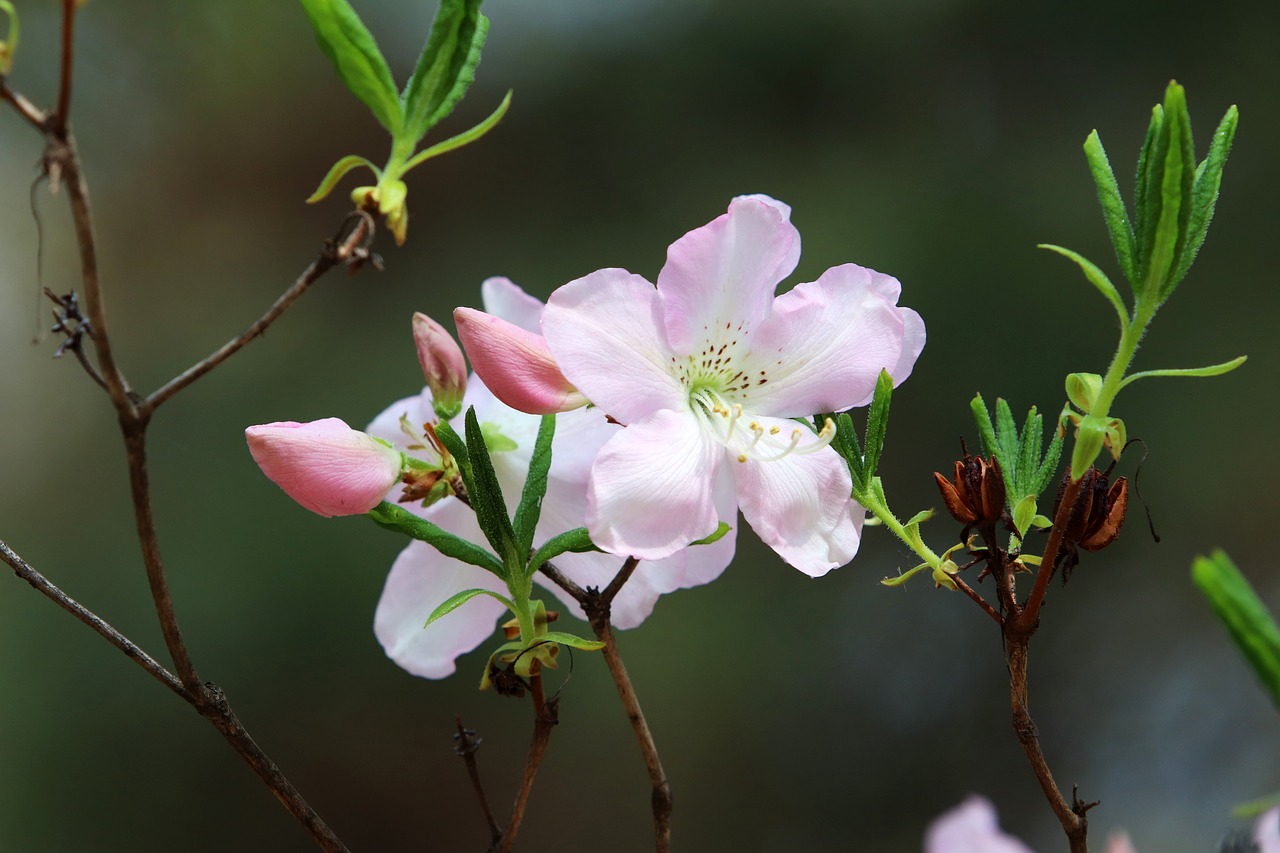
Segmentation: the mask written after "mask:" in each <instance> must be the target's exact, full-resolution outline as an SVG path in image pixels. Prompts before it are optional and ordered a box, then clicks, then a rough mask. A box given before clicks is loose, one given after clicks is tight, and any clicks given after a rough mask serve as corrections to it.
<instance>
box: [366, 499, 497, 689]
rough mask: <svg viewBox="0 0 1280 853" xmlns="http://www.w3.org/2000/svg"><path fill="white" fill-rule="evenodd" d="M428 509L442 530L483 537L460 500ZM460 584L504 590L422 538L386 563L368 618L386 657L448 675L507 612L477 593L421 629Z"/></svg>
mask: <svg viewBox="0 0 1280 853" xmlns="http://www.w3.org/2000/svg"><path fill="white" fill-rule="evenodd" d="M430 514H431V520H432V521H434V522H435V523H436V524H439V525H440V526H441V527H444V528H445V529H446V530H449V531H451V532H453V533H456V534H458V535H459V536H463V537H465V538H468V539H471V540H472V541H484V539H483V536H482V534H481V533H480V529H479V527H478V526H477V525H476V523H475V516H474V514H473V513H472V512H471V510H470V509H468V508H467V507H465V506H463V505H462V504H461V503H460V502H458V501H453V500H450V501H445V502H442V503H439V504H436V505H435V506H433V507H432V508H431V513H430ZM464 589H489V590H493V591H494V592H497V593H500V594H502V595H506V594H507V589H506V585H505V584H503V583H502V581H501V580H499V579H498V578H497V577H496V576H495V575H492V574H490V573H489V572H486V571H484V570H483V569H478V568H476V567H475V566H471V565H468V564H466V563H462V562H459V561H457V560H452V559H450V558H448V557H445V556H444V555H443V554H441V553H440V552H439V551H437V550H436V549H434V548H432V547H431V546H430V545H428V544H426V543H425V542H410V543H409V545H408V547H406V548H405V549H404V550H403V551H401V552H400V556H398V557H397V558H396V561H395V563H394V564H393V565H392V567H391V573H390V574H389V575H388V576H387V583H386V586H385V587H384V588H383V590H382V597H381V598H380V599H379V600H378V608H377V610H376V612H375V613H374V617H373V630H374V633H375V634H376V635H377V637H378V642H379V643H381V644H382V647H383V649H384V650H386V653H387V657H389V658H391V659H392V660H393V661H395V662H396V663H397V664H399V665H400V666H401V667H402V668H404V669H405V670H408V671H409V672H410V673H412V674H413V675H418V676H422V677H423V678H444V677H445V676H447V675H451V674H453V672H454V670H455V668H456V667H455V664H454V659H455V658H457V657H458V656H459V655H461V654H464V653H466V652H469V651H471V650H472V649H474V648H475V647H476V646H478V645H480V644H481V643H483V642H484V641H485V639H486V638H488V637H489V636H491V635H492V634H493V631H494V623H495V621H496V620H497V619H498V618H499V617H500V616H501V615H502V614H504V613H506V612H507V610H506V608H505V607H503V606H502V603H501V602H499V601H496V600H495V599H493V598H491V597H489V596H487V595H479V596H476V597H475V598H473V599H471V600H470V601H468V602H467V603H466V604H463V605H462V606H461V607H459V608H458V609H457V610H455V611H453V612H452V613H449V614H447V615H445V616H442V617H441V618H440V619H438V620H436V621H435V622H433V623H431V625H430V626H429V627H427V628H423V625H424V624H426V621H427V617H428V616H430V615H431V612H432V611H433V610H435V609H436V608H437V607H438V606H440V605H441V604H443V603H444V602H445V601H446V600H448V598H449V597H450V596H451V595H455V594H456V593H459V592H462V591H463V590H464Z"/></svg>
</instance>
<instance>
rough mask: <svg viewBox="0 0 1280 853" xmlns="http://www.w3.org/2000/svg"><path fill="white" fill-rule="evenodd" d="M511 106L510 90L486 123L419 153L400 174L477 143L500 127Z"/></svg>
mask: <svg viewBox="0 0 1280 853" xmlns="http://www.w3.org/2000/svg"><path fill="white" fill-rule="evenodd" d="M510 106H511V92H510V90H508V91H507V96H506V97H505V98H503V99H502V103H500V104H498V108H497V109H496V110H494V111H493V112H492V113H490V114H489V117H488V118H486V119H485V120H484V121H482V122H480V123H479V124H477V125H476V126H475V127H473V128H471V129H470V130H464V131H463V132H462V133H459V134H458V135H457V136H451V137H449V138H448V139H446V140H445V141H444V142H437V143H436V144H435V145H432V146H431V147H430V148H426V149H423V150H422V151H419V152H418V153H417V154H414V155H413V156H412V157H410V158H409V160H408V161H407V162H406V163H405V164H404V166H403V167H401V170H400V173H401V174H404V173H405V172H407V171H409V170H410V169H412V168H413V167H414V166H418V165H420V164H422V163H425V162H426V161H428V160H430V159H431V158H432V157H439V156H440V155H441V154H447V153H449V152H450V151H452V150H454V149H455V148H461V147H462V146H464V145H470V144H471V143H472V142H475V141H476V140H477V139H479V138H480V137H482V136H484V135H485V134H486V133H488V132H489V131H491V130H493V129H494V128H495V127H497V126H498V122H500V121H502V117H503V116H505V115H506V114H507V109H508V108H509V107H510Z"/></svg>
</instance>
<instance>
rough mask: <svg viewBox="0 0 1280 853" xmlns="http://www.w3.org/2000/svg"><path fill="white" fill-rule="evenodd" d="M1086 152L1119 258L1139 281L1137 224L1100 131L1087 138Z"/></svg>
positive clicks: (1126, 273)
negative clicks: (1131, 220) (1103, 145)
mask: <svg viewBox="0 0 1280 853" xmlns="http://www.w3.org/2000/svg"><path fill="white" fill-rule="evenodd" d="M1084 156H1085V159H1087V160H1088V161H1089V171H1090V172H1091V173H1092V174H1093V183H1094V184H1095V185H1096V186H1097V188H1098V204H1100V205H1101V206H1102V216H1103V218H1104V219H1106V221H1107V230H1108V231H1109V232H1110V234H1111V245H1112V246H1114V247H1115V250H1116V261H1118V262H1119V264H1120V271H1121V272H1122V273H1124V277H1125V278H1127V279H1128V280H1129V282H1130V283H1131V284H1132V283H1136V282H1137V281H1138V275H1137V270H1136V268H1135V266H1134V261H1133V256H1134V254H1135V253H1136V252H1137V247H1136V245H1135V243H1134V237H1133V226H1132V225H1130V224H1129V213H1128V211H1126V210H1125V207H1124V198H1122V197H1121V195H1120V186H1119V184H1117V183H1116V173H1115V172H1114V171H1112V169H1111V163H1110V161H1109V160H1107V152H1106V149H1104V148H1103V147H1102V140H1101V139H1100V138H1099V137H1098V131H1096V130H1095V131H1093V132H1092V133H1090V134H1089V136H1088V138H1087V139H1085V141H1084Z"/></svg>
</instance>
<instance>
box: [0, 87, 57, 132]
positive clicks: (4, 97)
mask: <svg viewBox="0 0 1280 853" xmlns="http://www.w3.org/2000/svg"><path fill="white" fill-rule="evenodd" d="M0 101H7V102H8V103H10V104H12V105H13V108H14V109H15V110H17V111H18V115H20V116H22V118H23V120H25V121H26V123H27V124H29V125H31V126H32V127H34V128H35V129H36V130H38V131H40V132H41V133H44V132H45V131H47V130H48V125H49V114H48V113H46V112H45V111H44V110H42V109H40V108H39V107H37V106H36V105H35V104H33V103H31V101H29V100H27V99H26V98H25V97H23V96H22V94H20V93H18V92H15V91H13V90H12V89H10V88H9V87H8V86H7V85H6V84H5V82H4V78H3V77H0Z"/></svg>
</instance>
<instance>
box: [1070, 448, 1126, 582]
mask: <svg viewBox="0 0 1280 853" xmlns="http://www.w3.org/2000/svg"><path fill="white" fill-rule="evenodd" d="M1070 478H1071V474H1070V472H1068V473H1067V475H1066V476H1065V477H1063V478H1062V485H1060V486H1059V487H1058V496H1057V498H1056V499H1055V500H1054V502H1053V515H1054V517H1055V518H1057V516H1058V509H1059V507H1060V506H1061V505H1062V497H1063V495H1064V494H1066V491H1067V483H1068V482H1069V481H1070ZM1128 507H1129V481H1128V480H1127V479H1125V478H1124V477H1121V478H1119V479H1118V480H1116V481H1115V483H1113V484H1108V481H1107V475H1106V474H1103V473H1102V472H1101V471H1099V470H1098V469H1097V468H1090V469H1089V470H1088V471H1086V472H1085V474H1084V477H1083V478H1082V480H1081V483H1080V493H1079V494H1078V495H1077V496H1076V506H1075V510H1074V511H1073V512H1072V513H1071V518H1070V519H1069V520H1068V522H1067V527H1066V530H1064V531H1063V533H1062V546H1061V550H1060V551H1059V554H1058V560H1057V564H1058V565H1060V566H1062V580H1063V583H1066V580H1067V578H1068V576H1070V574H1071V570H1072V569H1074V568H1075V567H1076V564H1077V563H1079V562H1080V553H1079V551H1078V550H1077V549H1078V548H1083V549H1084V550H1085V551H1101V550H1102V549H1103V548H1105V547H1107V546H1108V545H1110V544H1111V543H1112V542H1114V541H1116V539H1117V538H1118V537H1119V536H1120V530H1121V528H1123V527H1124V514H1125V510H1126V509H1128Z"/></svg>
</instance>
